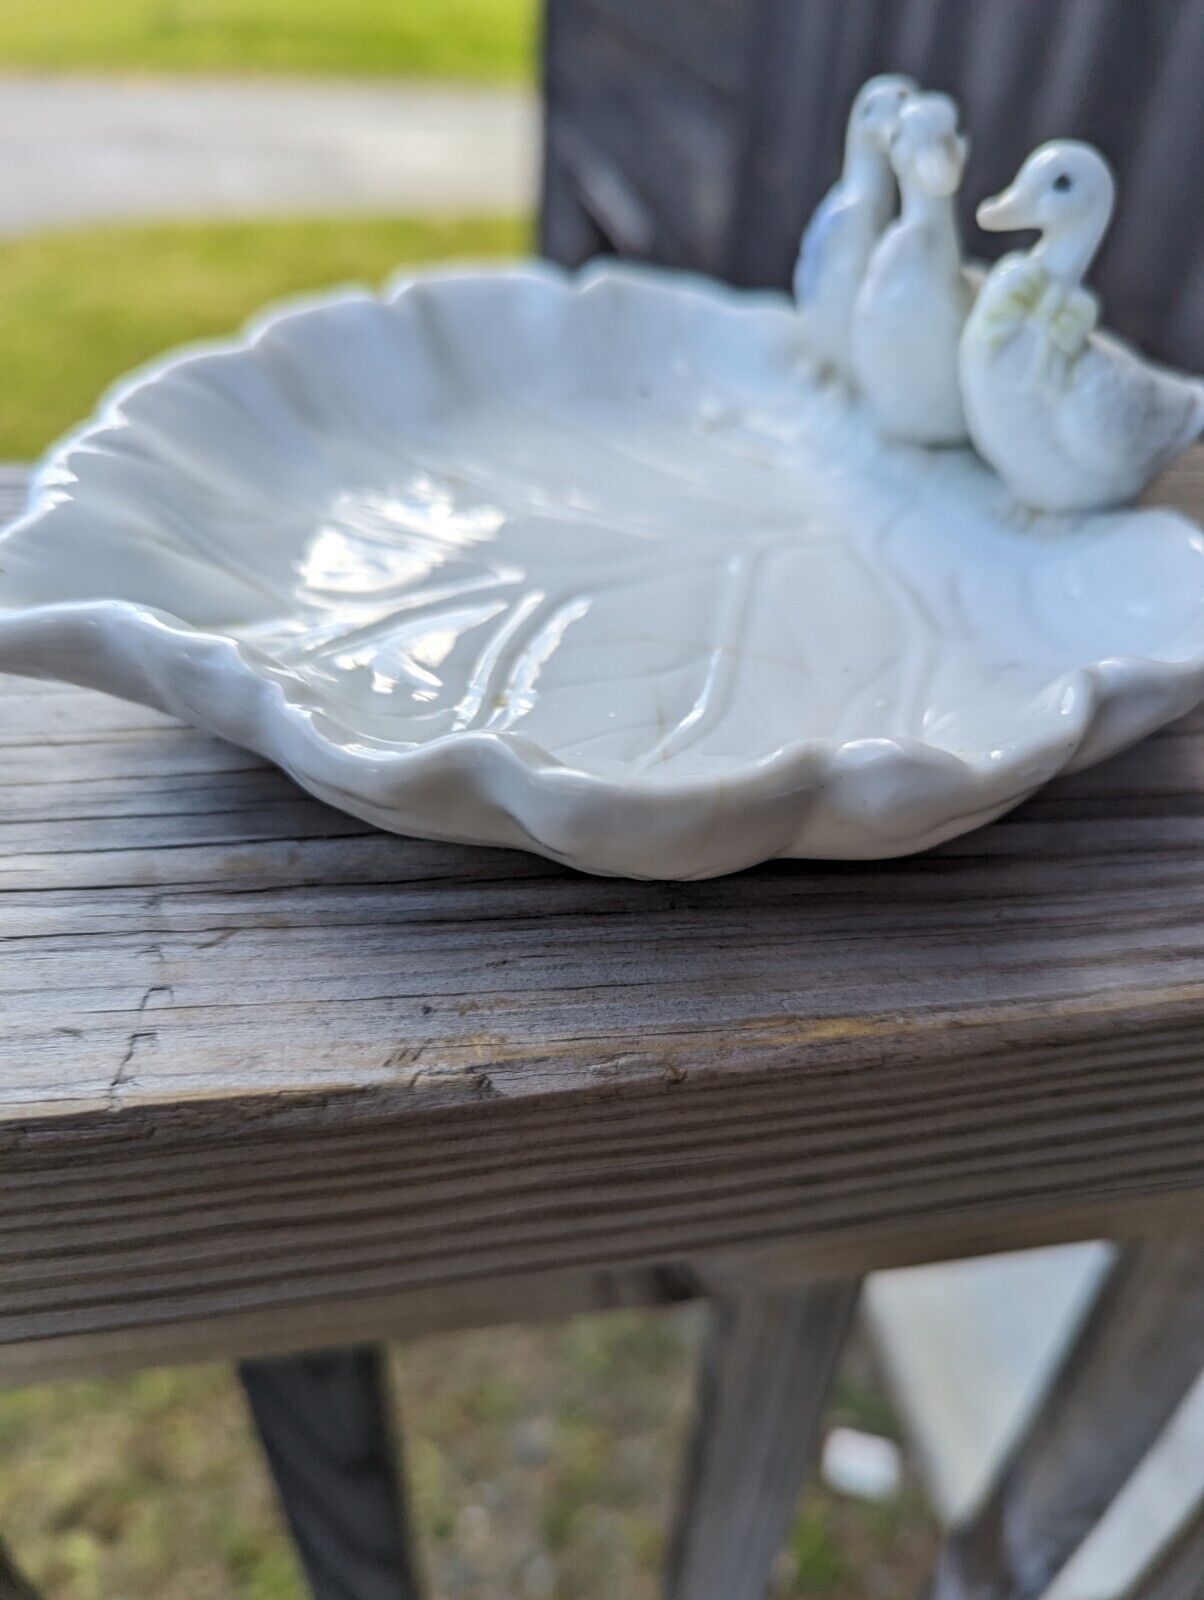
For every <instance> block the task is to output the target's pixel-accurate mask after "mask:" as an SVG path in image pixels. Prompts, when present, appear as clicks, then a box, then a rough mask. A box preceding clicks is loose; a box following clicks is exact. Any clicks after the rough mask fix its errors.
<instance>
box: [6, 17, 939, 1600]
mask: <svg viewBox="0 0 1204 1600" xmlns="http://www.w3.org/2000/svg"><path fill="white" fill-rule="evenodd" d="M539 26H540V18H539V15H538V6H537V0H3V3H2V4H0V371H3V374H4V380H5V381H4V383H3V384H2V385H0V460H14V461H18V460H28V459H31V458H33V457H34V456H36V455H38V454H39V453H40V452H41V451H42V450H44V449H45V448H46V447H47V446H48V445H49V444H50V443H51V442H52V441H53V439H54V438H55V437H56V436H57V435H58V434H60V433H61V432H62V431H63V430H65V429H66V428H68V427H70V426H71V425H72V424H73V423H75V422H76V421H77V420H79V419H80V418H82V417H83V416H85V415H86V414H87V413H88V411H89V410H90V409H91V407H92V405H93V404H94V402H95V400H96V398H97V396H98V394H99V393H100V391H101V390H102V389H103V388H104V387H105V386H106V385H107V384H108V383H110V382H111V381H112V380H114V379H116V378H117V377H119V376H120V375H122V374H123V373H124V372H126V371H128V369H129V368H130V367H132V366H134V365H136V364H138V363H139V362H142V361H144V360H146V359H148V358H150V357H152V356H154V355H156V354H158V353H159V352H161V351H162V350H164V349H165V348H167V347H169V346H171V345H173V344H176V343H178V342H180V341H182V340H187V339H193V338H198V337H207V336H211V335H218V334H225V333H227V332H229V331H231V330H233V329H234V328H236V327H237V326H238V325H239V323H240V322H241V321H242V320H243V319H244V318H246V317H247V316H249V315H251V314H252V313H253V312H255V311H256V310H258V309H259V308H260V307H261V306H262V305H263V304H264V303H265V302H268V301H272V300H275V299H279V298H281V297H284V296H288V295H291V294H296V293H301V292H307V291H310V290H313V289H316V288H319V287H321V286H323V285H333V284H342V283H346V282H350V281H355V282H363V283H369V284H371V283H377V282H379V281H380V280H381V279H383V278H384V277H385V276H386V275H387V274H388V273H390V272H391V271H392V270H394V269H395V268H396V267H397V266H399V265H401V264H404V263H408V262H432V261H438V260H445V259H449V258H455V259H465V258H485V257H492V256H505V255H509V256H513V255H518V254H522V253H524V252H527V251H529V250H530V249H531V248H532V246H533V238H534V231H533V230H534V221H533V218H534V208H535V205H536V199H537V188H538V174H539V142H540V141H539V114H538V96H537V54H538V37H537V36H538V33H539ZM701 1327H702V1325H701V1319H700V1312H699V1310H698V1309H697V1308H686V1309H684V1310H681V1311H676V1312H664V1313H648V1314H636V1313H631V1312H622V1313H618V1314H615V1315H613V1316H609V1317H600V1318H583V1319H578V1320H576V1321H573V1322H571V1323H567V1324H560V1325H555V1326H548V1327H524V1328H521V1329H514V1330H509V1331H506V1330H502V1331H491V1332H489V1333H485V1334H465V1335H457V1336H445V1337H442V1338H438V1339H431V1340H428V1341H424V1342H422V1343H420V1344H414V1345H407V1346H405V1347H399V1348H397V1349H396V1350H394V1352H393V1353H392V1366H393V1378H394V1389H395V1395H396V1400H397V1407H398V1412H399V1416H400V1420H401V1424H402V1428H403V1438H404V1448H405V1454H406V1467H407V1471H408V1475H409V1478H410V1485H411V1492H412V1495H413V1498H414V1503H415V1509H416V1513H417V1517H418V1520H419V1524H420V1528H421V1535H422V1542H423V1547H424V1553H425V1559H426V1564H427V1568H428V1573H427V1576H428V1580H429V1584H430V1590H431V1592H432V1594H433V1595H435V1596H438V1597H453V1596H455V1597H463V1600H503V1597H505V1600H524V1597H529V1600H554V1597H564V1600H569V1597H572V1600H645V1597H647V1600H651V1597H652V1596H654V1595H655V1594H656V1593H657V1591H658V1578H657V1574H658V1571H659V1566H660V1561H661V1557H662V1543H663V1536H664V1531H665V1528H666V1524H667V1520H668V1516H669V1511H670V1505H671V1501H672V1497H673V1490H674V1486H675V1482H676V1477H677V1471H678V1461H679V1456H680V1452H681V1446H682V1440H683V1436H684V1432H685V1429H686V1427H687V1425H688V1421H689V1412H690V1404H691V1386H692V1378H693V1371H694V1365H695V1359H696V1353H697V1345H698V1342H699V1338H700V1335H701ZM842 1425H846V1426H851V1427H852V1428H854V1429H855V1430H858V1431H860V1432H862V1433H869V1434H871V1435H874V1436H877V1437H879V1438H882V1437H886V1438H889V1439H892V1440H894V1439H897V1438H898V1436H899V1434H898V1427H897V1424H896V1421H895V1418H894V1415H893V1413H892V1411H891V1408H890V1405H889V1403H888V1401H887V1399H886V1394H885V1389H884V1386H883V1384H882V1382H881V1380H880V1377H879V1375H878V1373H877V1371H876V1368H875V1366H874V1363H873V1359H872V1357H871V1355H870V1352H869V1349H868V1346H867V1343H866V1341H865V1340H864V1339H855V1340H854V1341H853V1344H852V1346H851V1349H850V1355H849V1357H848V1359H847V1361H846V1370H845V1373H844V1375H843V1377H842V1380H841V1383H840V1387H839V1393H838V1396H837V1402H836V1405H835V1407H834V1409H833V1412H832V1415H831V1418H830V1426H831V1427H832V1428H833V1429H836V1428H839V1427H841V1426H842ZM839 1443H840V1438H839V1436H838V1437H837V1447H838V1448H837V1449H836V1453H835V1460H836V1465H835V1467H833V1468H832V1469H831V1470H832V1472H833V1473H835V1475H836V1476H838V1477H839V1476H840V1473H841V1465H840V1459H839V1457H840V1450H839ZM854 1457H856V1450H855V1449H854ZM875 1460H876V1461H877V1467H875V1465H874V1463H875ZM886 1463H887V1469H886V1473H885V1478H884V1479H883V1478H882V1473H881V1456H879V1457H877V1458H874V1457H872V1456H871V1462H870V1473H869V1480H867V1482H866V1483H865V1484H864V1485H863V1486H862V1487H863V1489H868V1490H871V1491H872V1492H873V1493H874V1494H875V1495H877V1496H879V1498H877V1499H874V1498H871V1499H866V1498H862V1497H860V1496H859V1495H850V1494H847V1493H841V1492H839V1491H837V1490H835V1489H832V1488H828V1487H824V1486H822V1485H821V1486H820V1487H818V1488H817V1489H816V1490H815V1491H814V1492H812V1493H811V1494H809V1495H808V1496H807V1497H806V1499H805V1501H804V1502H803V1503H802V1504H801V1505H800V1507H799V1512H798V1517H797V1520H796V1524H795V1528H794V1532H793V1535H792V1537H791V1540H790V1542H789V1546H788V1549H787V1550H786V1552H785V1554H784V1555H783V1557H782V1558H781V1560H780V1562H779V1569H778V1574H777V1593H778V1595H779V1596H781V1597H787V1596H802V1595H807V1596H825V1597H828V1600H894V1597H902V1596H904V1595H910V1594H912V1593H913V1592H914V1591H915V1589H916V1588H917V1586H918V1584H919V1582H920V1580H921V1577H922V1576H923V1574H924V1573H925V1571H926V1570H927V1565H928V1562H929V1560H930V1559H931V1555H932V1552H933V1549H934V1547H935V1531H934V1527H935V1525H934V1523H933V1521H932V1518H931V1515H930V1513H929V1512H928V1510H927V1509H926V1506H925V1503H924V1499H923V1496H922V1494H921V1492H920V1490H919V1488H918V1485H917V1484H916V1482H915V1480H914V1477H913V1475H912V1472H911V1469H910V1467H908V1466H907V1465H906V1464H904V1466H903V1470H902V1472H901V1473H900V1474H899V1475H898V1476H896V1475H895V1473H894V1471H893V1469H892V1467H891V1464H890V1455H889V1452H888V1453H887V1456H886ZM848 1470H852V1473H853V1478H854V1480H857V1478H858V1471H859V1470H860V1471H861V1477H862V1478H864V1477H865V1470H864V1469H859V1468H858V1465H857V1460H856V1459H854V1461H853V1465H852V1468H851V1469H849V1468H848V1466H847V1463H846V1468H845V1471H846V1473H847V1471H848ZM875 1471H877V1474H878V1476H877V1478H875ZM0 1530H2V1531H3V1533H4V1535H5V1537H6V1538H8V1539H9V1540H10V1541H11V1542H12V1545H13V1547H14V1549H15V1551H16V1554H17V1555H18V1557H19V1559H20V1561H21V1564H22V1565H23V1567H24V1568H25V1569H26V1570H27V1571H28V1572H29V1574H30V1576H31V1577H32V1578H33V1580H34V1581H35V1582H36V1583H37V1584H38V1585H39V1586H40V1587H41V1588H42V1590H43V1592H44V1593H45V1594H46V1595H47V1596H48V1597H49V1600H300V1597H301V1596H302V1594H303V1589H302V1585H301V1582H300V1579H299V1577H298V1575H297V1571H296V1566H295V1562H294V1557H293V1554H292V1548H291V1545H290V1543H289V1541H288V1539H287V1538H286V1536H285V1534H284V1532H283V1530H282V1527H281V1523H280V1520H279V1518H278V1515H277V1510H276V1505H275V1502H274V1498H273V1491H272V1488H271V1485H270V1483H269V1481H268V1477H267V1473H266V1470H265V1468H264V1466H263V1465H262V1463H261V1460H260V1456H259V1451H258V1446H257V1444H256V1441H255V1439H254V1438H253V1435H252V1432H251V1429H250V1426H249V1423H248V1419H247V1417H246V1415H245V1412H244V1405H243V1399H242V1394H241V1391H240V1390H239V1388H238V1386H237V1383H236V1380H235V1377H234V1374H233V1372H232V1371H231V1370H230V1369H229V1368H227V1367H224V1366H216V1365H215V1366H212V1367H194V1368H184V1369H175V1370H163V1371H154V1372H148V1373H145V1374H141V1375H139V1376H137V1377H134V1378H124V1379H120V1380H113V1381H107V1382H94V1383H86V1384H83V1383H73V1384H59V1385H52V1386H47V1387H43V1388H36V1389H28V1390H24V1391H18V1392H10V1393H0Z"/></svg>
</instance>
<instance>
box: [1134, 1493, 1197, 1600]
mask: <svg viewBox="0 0 1204 1600" xmlns="http://www.w3.org/2000/svg"><path fill="white" fill-rule="evenodd" d="M1124 1600H1204V1506H1201V1507H1200V1510H1199V1512H1198V1513H1197V1515H1196V1516H1195V1518H1194V1519H1193V1520H1192V1521H1191V1522H1190V1523H1189V1524H1188V1526H1187V1527H1186V1528H1184V1529H1183V1531H1182V1532H1181V1533H1180V1535H1179V1537H1178V1538H1177V1539H1176V1540H1175V1541H1174V1543H1173V1544H1172V1545H1171V1546H1170V1548H1169V1549H1167V1550H1164V1551H1163V1552H1162V1554H1161V1555H1160V1556H1159V1558H1158V1560H1157V1561H1156V1562H1155V1563H1154V1565H1153V1566H1152V1567H1151V1568H1150V1569H1149V1571H1148V1572H1145V1573H1143V1574H1142V1576H1141V1578H1140V1580H1139V1581H1138V1582H1137V1583H1136V1584H1134V1586H1133V1587H1132V1588H1131V1589H1130V1590H1129V1592H1128V1594H1126V1595H1125V1597H1124Z"/></svg>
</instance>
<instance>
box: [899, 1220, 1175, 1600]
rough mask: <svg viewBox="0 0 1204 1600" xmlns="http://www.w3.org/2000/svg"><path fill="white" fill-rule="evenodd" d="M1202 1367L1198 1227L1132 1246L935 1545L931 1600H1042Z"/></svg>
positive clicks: (1120, 1259)
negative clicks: (996, 1467) (1021, 1425)
mask: <svg viewBox="0 0 1204 1600" xmlns="http://www.w3.org/2000/svg"><path fill="white" fill-rule="evenodd" d="M1201 1368H1204V1241H1202V1240H1201V1237H1200V1234H1199V1233H1198V1232H1195V1231H1193V1232H1191V1233H1186V1234H1182V1235H1179V1236H1170V1237H1167V1238H1161V1239H1158V1240H1151V1241H1149V1242H1147V1243H1143V1244H1141V1245H1135V1246H1131V1247H1129V1248H1128V1249H1127V1250H1125V1251H1124V1252H1122V1254H1121V1255H1120V1257H1119V1259H1118V1261H1117V1263H1116V1265H1115V1267H1114V1268H1113V1270H1112V1272H1111V1274H1110V1276H1109V1278H1108V1280H1107V1282H1106V1283H1105V1285H1104V1287H1103V1290H1102V1292H1101V1294H1100V1296H1099V1298H1098V1300H1097V1301H1096V1302H1095V1304H1094V1306H1093V1307H1092V1309H1091V1311H1090V1313H1089V1314H1088V1317H1087V1320H1086V1322H1085V1324H1084V1326H1083V1328H1082V1330H1081V1332H1080V1333H1079V1335H1078V1337H1077V1338H1076V1339H1075V1340H1073V1341H1072V1343H1071V1344H1070V1346H1069V1348H1068V1350H1067V1352H1066V1355H1065V1358H1064V1360H1063V1362H1062V1365H1061V1367H1060V1369H1059V1370H1058V1371H1057V1372H1056V1373H1055V1375H1054V1378H1053V1381H1052V1383H1051V1386H1050V1389H1049V1392H1048V1394H1047V1395H1046V1397H1045V1399H1044V1400H1043V1401H1042V1403H1041V1405H1040V1406H1039V1407H1038V1409H1037V1412H1036V1415H1035V1416H1034V1417H1033V1419H1032V1420H1031V1422H1030V1423H1029V1425H1028V1427H1027V1428H1026V1430H1025V1432H1024V1434H1023V1436H1022V1437H1021V1439H1020V1440H1019V1442H1018V1444H1017V1445H1016V1447H1015V1449H1014V1450H1013V1452H1012V1454H1011V1456H1010V1459H1009V1460H1008V1462H1007V1464H1006V1465H1005V1467H1004V1470H1003V1472H1002V1474H1001V1476H1000V1479H999V1481H998V1483H997V1484H996V1486H995V1488H994V1489H993V1490H992V1492H991V1494H990V1496H989V1497H988V1499H987V1500H986V1502H985V1503H984V1505H983V1506H982V1507H981V1508H980V1509H979V1510H978V1511H977V1512H976V1513H975V1514H974V1516H973V1518H972V1519H971V1521H970V1522H969V1523H967V1524H965V1525H964V1526H963V1527H961V1528H959V1529H958V1530H957V1531H956V1532H955V1533H954V1534H953V1535H952V1537H951V1538H950V1540H949V1542H948V1544H947V1545H946V1547H945V1549H944V1551H943V1552H942V1555H941V1558H940V1562H939V1564H938V1567H937V1572H936V1576H935V1579H934V1582H933V1585H932V1590H931V1595H930V1600H1039V1597H1040V1596H1041V1595H1043V1594H1044V1593H1045V1590H1046V1588H1047V1587H1048V1585H1049V1584H1050V1582H1051V1581H1052V1579H1053V1578H1054V1577H1055V1576H1056V1574H1057V1573H1058V1572H1059V1571H1060V1570H1061V1568H1062V1567H1063V1565H1064V1564H1065V1563H1066V1561H1067V1560H1068V1559H1069V1557H1070V1556H1071V1555H1072V1554H1073V1552H1074V1551H1075V1550H1076V1549H1077V1548H1078V1546H1079V1544H1080V1543H1081V1542H1082V1540H1083V1539H1084V1538H1085V1537H1086V1535H1087V1534H1088V1533H1089V1532H1090V1530H1091V1529H1092V1528H1093V1527H1094V1526H1095V1524H1096V1523H1097V1522H1098V1521H1099V1519H1100V1517H1101V1516H1102V1515H1103V1513H1104V1512H1105V1511H1106V1510H1107V1508H1108V1506H1109V1505H1110V1504H1111V1503H1112V1500H1113V1499H1114V1498H1115V1496H1116V1494H1117V1493H1118V1492H1119V1490H1120V1489H1121V1488H1123V1486H1124V1484H1125V1483H1126V1482H1127V1481H1128V1479H1129V1476H1130V1474H1131V1473H1132V1472H1133V1471H1134V1469H1135V1468H1136V1467H1137V1466H1138V1464H1139V1463H1140V1462H1141V1460H1142V1458H1143V1457H1144V1455H1145V1453H1146V1451H1147V1450H1148V1449H1149V1447H1150V1446H1151V1445H1152V1444H1153V1442H1154V1440H1155V1439H1156V1438H1157V1436H1158V1434H1159V1433H1160V1432H1161V1431H1162V1429H1163V1427H1164V1426H1165V1425H1166V1423H1167V1422H1168V1421H1169V1419H1170V1417H1171V1415H1172V1413H1173V1412H1174V1410H1175V1409H1176V1407H1177V1406H1178V1405H1179V1402H1180V1401H1181V1400H1182V1399H1183V1397H1184V1395H1185V1394H1186V1393H1187V1391H1188V1389H1189V1388H1190V1387H1191V1385H1192V1384H1193V1383H1194V1382H1195V1380H1196V1379H1197V1378H1198V1376H1199V1374H1200V1371H1201ZM1142 1592H1143V1594H1144V1593H1145V1591H1144V1590H1143V1591H1142Z"/></svg>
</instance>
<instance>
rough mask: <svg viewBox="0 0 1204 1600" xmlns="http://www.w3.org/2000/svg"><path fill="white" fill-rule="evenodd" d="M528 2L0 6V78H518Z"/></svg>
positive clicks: (530, 47) (534, 11) (175, 1)
mask: <svg viewBox="0 0 1204 1600" xmlns="http://www.w3.org/2000/svg"><path fill="white" fill-rule="evenodd" d="M537 23H538V0H2V3H0V68H10V69H11V68H22V69H24V68H33V69H36V70H38V71H56V72H57V71H65V70H72V69H75V70H79V69H85V68H100V69H102V70H113V69H120V70H134V71H144V70H152V71H169V72H176V71H193V70H201V71H212V72H245V71H253V72H324V73H356V74H360V73H364V74H367V73H370V74H373V75H387V74H399V75H405V76H419V77H427V76H440V77H453V78H466V79H486V80H488V79H500V80H515V79H525V78H528V77H529V76H530V75H531V71H532V63H533V62H534V59H535V41H536V31H537Z"/></svg>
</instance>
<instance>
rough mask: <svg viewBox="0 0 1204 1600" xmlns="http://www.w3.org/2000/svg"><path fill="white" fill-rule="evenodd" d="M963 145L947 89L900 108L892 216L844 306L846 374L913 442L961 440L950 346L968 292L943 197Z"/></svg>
mask: <svg viewBox="0 0 1204 1600" xmlns="http://www.w3.org/2000/svg"><path fill="white" fill-rule="evenodd" d="M968 149H969V147H968V145H967V142H966V140H965V138H964V137H963V136H962V135H961V134H960V133H959V132H958V131H957V106H956V105H955V104H954V103H953V101H952V100H950V99H949V97H948V95H943V94H924V95H919V96H917V97H916V98H915V99H912V100H909V101H908V102H907V104H906V105H905V106H904V107H903V110H902V112H901V114H900V116H899V123H898V128H897V130H896V132H895V135H894V138H893V139H892V141H891V145H890V159H891V164H892V166H893V167H894V169H895V174H896V176H897V177H898V180H899V192H900V194H901V195H902V197H903V209H902V213H901V215H900V216H899V218H898V220H897V221H896V222H893V223H891V225H890V226H889V227H888V228H887V230H886V232H885V233H884V234H883V235H882V237H881V239H880V240H879V241H878V244H877V245H876V246H875V248H874V251H873V254H872V255H871V256H870V261H869V266H868V267H867V269H866V274H865V278H864V279H863V281H862V284H861V288H860V290H859V292H858V295H857V299H856V301H855V302H854V306H853V325H852V340H851V350H852V363H853V376H854V378H855V379H856V380H857V383H858V385H859V386H860V388H861V390H862V392H863V393H864V395H865V398H866V400H867V402H868V403H869V406H870V410H871V411H872V412H873V415H874V420H875V421H876V422H877V424H878V426H879V428H880V429H881V430H882V432H883V433H887V434H890V435H891V436H892V437H893V438H896V439H906V440H908V441H910V442H911V443H913V444H925V445H942V444H960V443H961V442H962V441H963V440H964V439H965V438H966V419H965V414H964V412H963V411H962V399H961V384H960V382H959V379H958V346H959V344H960V342H961V336H962V329H963V328H964V327H965V323H966V318H967V316H968V315H969V313H970V308H971V306H972V305H973V304H974V289H973V288H972V287H971V283H970V280H969V279H968V278H967V277H966V274H965V269H964V267H963V264H962V248H961V238H960V236H959V233H958V227H957V218H956V216H955V215H954V210H953V197H954V195H955V194H956V193H957V191H958V188H959V187H960V185H961V181H962V173H963V172H964V171H965V165H966V155H967V153H968Z"/></svg>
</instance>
